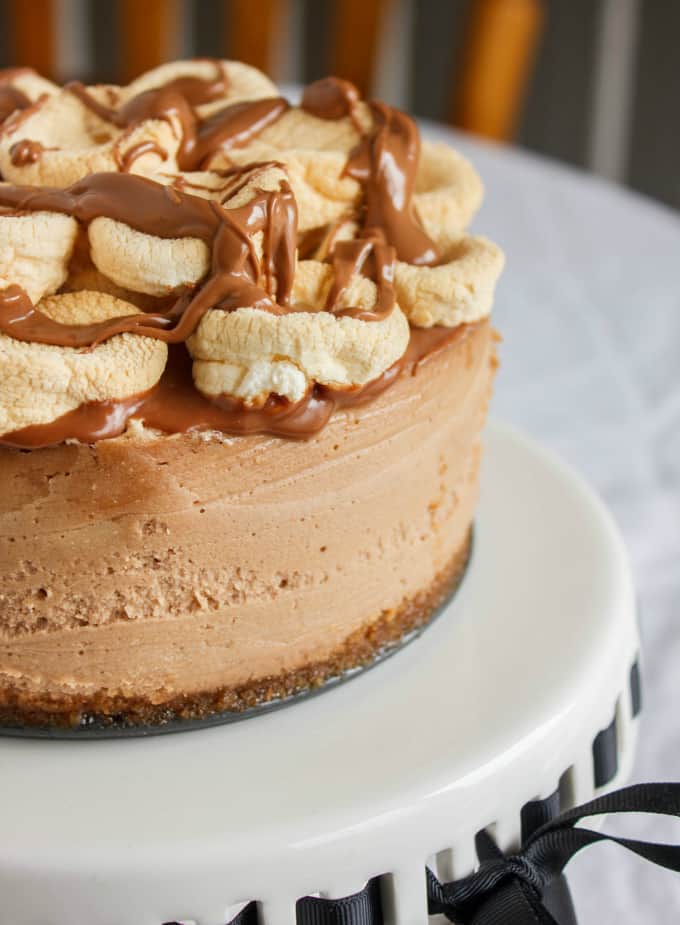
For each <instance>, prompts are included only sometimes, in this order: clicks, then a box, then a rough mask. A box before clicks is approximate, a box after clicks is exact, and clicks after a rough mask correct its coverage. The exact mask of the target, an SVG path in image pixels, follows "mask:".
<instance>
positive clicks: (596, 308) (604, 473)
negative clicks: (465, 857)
mask: <svg viewBox="0 0 680 925" xmlns="http://www.w3.org/2000/svg"><path fill="white" fill-rule="evenodd" d="M424 133H425V134H426V135H429V136H430V137H432V136H433V135H435V136H439V137H443V138H444V139H445V140H449V141H451V140H452V135H451V133H450V132H448V131H447V130H444V129H440V128H437V127H434V126H426V127H425V128H424ZM453 141H454V143H455V144H456V145H457V147H459V149H461V150H462V151H463V152H464V153H465V154H467V155H468V156H469V157H470V158H471V159H472V160H473V161H474V163H475V164H476V166H477V168H478V169H479V171H480V173H481V174H482V177H483V179H484V182H485V186H486V200H485V204H484V206H483V209H482V211H481V213H480V215H479V217H478V218H477V219H476V220H475V223H474V229H475V230H477V231H478V232H480V233H482V234H487V235H489V236H490V237H492V238H493V239H494V240H496V241H497V242H499V243H500V244H501V245H502V246H503V248H504V249H505V251H506V253H507V258H508V263H507V268H506V270H505V273H504V276H503V278H502V281H501V284H500V286H499V290H498V294H497V299H496V308H495V319H496V323H497V326H498V327H499V328H500V330H501V331H502V333H503V337H504V343H503V345H502V350H501V358H502V366H501V373H500V376H499V378H498V382H497V392H496V398H495V404H494V409H493V410H494V412H495V414H496V415H498V416H500V417H502V418H504V419H506V420H508V421H511V422H513V423H515V424H517V425H519V426H521V427H523V428H525V429H526V430H527V431H530V432H531V433H533V434H535V435H536V436H538V437H539V438H540V439H541V440H542V441H544V442H545V443H546V444H548V445H550V446H551V447H553V448H554V449H556V450H557V451H558V452H560V453H561V454H562V455H563V456H564V457H565V458H566V459H567V460H569V461H570V462H571V463H572V464H573V465H574V466H575V467H577V468H578V469H579V470H580V471H581V472H582V473H583V474H584V475H585V476H586V477H587V478H588V479H589V480H590V481H591V482H592V483H593V484H594V485H595V486H596V488H597V489H598V490H599V492H600V493H601V495H602V496H603V498H604V499H605V501H606V502H607V504H608V505H609V507H610V508H611V510H612V511H613V512H614V515H615V517H616V519H617V520H618V523H619V525H620V527H621V530H622V531H623V534H624V536H625V539H626V542H627V545H628V549H629V552H630V558H631V562H632V565H633V570H634V573H635V577H636V581H637V588H638V591H639V597H640V604H641V610H642V623H643V641H644V646H643V654H644V682H645V686H644V694H645V698H644V715H643V721H642V728H641V738H640V743H639V752H638V760H637V766H636V769H635V775H634V780H636V781H642V780H680V728H679V727H680V671H679V670H678V668H679V667H680V218H679V216H678V215H677V214H676V213H674V212H671V211H669V210H666V209H664V208H663V207H661V206H657V205H655V204H653V203H651V202H650V201H648V200H645V199H643V198H641V197H639V196H636V195H634V194H631V193H627V192H624V191H622V190H620V189H619V188H616V187H613V186H611V185H609V184H606V183H604V182H602V181H599V180H596V179H594V178H591V177H589V176H587V175H585V174H583V173H580V172H576V171H573V170H570V169H568V168H564V167H562V166H559V165H557V164H555V163H553V162H551V161H547V160H544V159H540V158H537V157H534V156H531V155H528V154H525V153H523V152H519V151H515V150H512V149H501V148H496V147H492V146H486V145H482V144H479V143H476V142H472V141H471V140H469V139H467V138H463V139H461V138H459V137H455V138H453ZM565 552H567V553H568V551H565ZM608 829H609V830H612V831H614V830H616V831H618V832H619V833H620V832H623V831H626V832H627V833H628V834H633V835H637V836H639V837H647V838H650V839H652V840H662V839H663V838H673V839H674V840H675V841H676V842H680V824H677V823H674V822H666V821H665V820H661V821H659V820H657V819H653V818H651V817H650V818H649V819H647V820H645V821H642V822H641V824H633V822H632V821H629V822H628V823H627V824H626V826H623V825H621V824H619V823H618V822H616V823H615V822H613V821H612V820H610V821H609V822H608ZM568 873H569V879H570V882H571V884H572V888H573V893H574V897H575V904H576V907H577V911H578V913H579V925H620V923H622V922H642V923H647V922H655V923H656V922H659V923H663V922H669V923H670V922H675V921H676V920H677V914H678V910H679V909H680V876H679V875H675V874H671V873H668V872H665V871H661V870H659V869H656V868H652V867H651V866H650V865H647V864H645V862H644V861H641V860H637V859H635V858H633V857H632V856H628V855H627V852H625V851H623V850H622V849H619V848H616V847H595V848H591V849H589V851H587V852H585V853H584V854H583V855H582V856H581V857H580V858H577V859H576V860H575V861H573V862H572V864H571V865H570V866H569V868H568Z"/></svg>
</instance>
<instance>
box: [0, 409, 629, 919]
mask: <svg viewBox="0 0 680 925" xmlns="http://www.w3.org/2000/svg"><path fill="white" fill-rule="evenodd" d="M637 657H638V637H637V627H636V619H635V606H634V595H633V590H632V583H631V578H630V572H629V568H628V565H627V561H626V556H625V552H624V549H623V545H622V542H621V539H620V537H619V534H618V532H617V530H616V528H615V526H614V524H613V522H612V519H611V517H610V515H609V514H608V512H607V511H606V510H605V509H604V507H603V505H602V503H601V502H600V501H599V500H598V498H597V497H596V496H595V495H594V493H593V492H592V491H591V490H590V489H589V488H588V486H587V485H585V484H584V482H583V480H582V479H581V478H580V477H578V476H577V475H575V474H574V473H573V472H572V471H571V470H570V469H569V468H568V467H566V466H565V465H564V464H563V463H561V462H560V461H559V460H558V459H556V458H555V457H554V456H553V455H552V454H550V453H547V452H546V451H545V450H543V449H542V448H541V447H540V446H538V445H537V444H536V443H534V442H533V441H531V440H528V439H527V438H525V437H523V436H521V435H520V434H517V433H516V432H515V431H513V430H510V429H508V428H506V427H502V426H500V425H498V424H495V425H491V426H490V427H489V429H488V432H487V435H486V454H485V460H484V466H483V474H482V491H481V503H480V507H479V511H478V515H477V519H476V528H475V553H474V557H473V561H472V562H471V565H470V568H469V570H468V574H467V576H466V578H465V582H464V584H463V586H462V588H461V591H460V593H459V594H458V595H457V596H456V598H455V600H454V601H453V602H452V603H451V604H450V605H449V606H448V607H447V608H446V609H445V611H444V612H443V613H442V614H441V615H440V617H439V618H438V619H437V620H436V621H435V623H434V624H433V625H432V626H431V627H430V628H429V629H428V631H427V632H425V633H422V634H421V636H420V637H419V638H418V639H417V640H416V641H414V642H413V643H411V644H409V645H408V646H406V647H404V648H403V649H402V650H401V651H399V652H398V653H397V654H396V655H394V657H393V658H388V659H385V660H384V661H383V662H382V663H381V664H379V665H377V666H376V667H375V668H373V669H371V670H370V671H367V672H363V673H362V674H360V675H359V676H358V677H356V678H355V679H354V680H353V681H352V683H351V684H339V685H337V686H336V687H335V688H334V689H332V690H328V691H327V692H326V693H325V694H324V696H322V697H310V698H307V699H305V700H303V701H301V702H300V703H298V704H296V705H295V707H294V709H289V710H280V711H276V712H274V713H272V712H270V713H267V714H264V715H260V716H257V717H255V718H253V719H251V720H250V721H249V722H247V723H233V724H230V725H226V726H221V727H217V728H212V729H203V730H200V731H196V732H195V733H193V734H192V735H186V736H184V735H176V736H169V735H168V736H154V737H148V738H142V739H127V740H126V739H117V740H115V741H92V740H90V741H83V742H74V741H44V740H35V739H33V740H31V739H21V738H4V739H0V910H1V913H2V914H1V915H0V920H1V921H2V923H3V925H4V923H5V922H7V923H11V925H64V923H66V922H68V923H69V925H162V923H166V922H193V923H196V925H225V923H227V922H230V921H231V920H232V918H233V917H234V915H236V914H237V913H238V911H239V909H241V908H242V907H243V906H244V905H246V904H248V903H251V902H256V903H257V916H258V918H257V921H258V925H295V923H296V918H297V916H296V903H297V901H298V900H299V899H300V898H301V897H305V896H310V895H317V896H320V897H322V898H326V897H347V896H350V895H351V894H353V893H356V892H357V891H359V890H361V889H362V888H363V887H364V884H365V883H366V882H367V881H368V880H371V879H372V878H378V881H377V882H378V885H379V889H380V891H381V896H382V906H383V913H384V923H385V925H425V923H426V922H428V916H427V895H426V884H425V866H426V864H429V865H430V866H431V867H432V869H433V870H434V871H435V873H436V874H437V875H438V876H439V878H440V879H442V880H451V879H453V878H454V877H456V878H457V877H460V876H462V875H464V874H465V873H468V872H469V871H470V869H471V868H472V867H473V866H474V863H475V852H474V835H475V833H476V832H477V831H478V830H479V829H482V828H485V827H490V828H491V831H492V832H493V834H494V835H495V838H496V839H497V841H498V844H499V845H500V846H501V848H502V849H503V850H511V849H512V848H513V847H514V846H516V845H517V843H518V842H519V840H520V834H521V828H522V819H523V817H524V818H526V817H527V816H528V815H529V813H528V811H527V807H529V808H530V809H531V807H534V808H535V807H536V806H537V805H539V806H546V805H552V803H553V798H555V799H554V802H555V803H556V805H558V806H561V807H562V808H566V807H568V806H570V805H575V804H576V803H581V802H583V801H585V800H587V799H589V798H591V797H592V796H593V794H594V793H599V792H601V791H602V790H603V789H604V788H608V787H614V786H618V785H619V784H621V783H622V782H623V780H624V779H625V777H626V775H627V773H628V771H629V768H630V764H631V761H632V757H633V751H634V743H635V735H636V722H637V721H636V720H635V716H636V714H637V709H638V706H639V701H638V698H637V694H636V690H637V688H636V685H635V684H634V683H632V682H633V680H634V679H635V678H636V677H637V670H636V667H635V666H636V664H637ZM534 815H535V814H534Z"/></svg>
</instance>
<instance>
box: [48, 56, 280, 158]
mask: <svg viewBox="0 0 680 925" xmlns="http://www.w3.org/2000/svg"><path fill="white" fill-rule="evenodd" d="M66 89H67V90H69V91H70V92H71V93H73V95H74V96H76V97H77V98H78V99H79V100H80V102H81V103H83V105H84V106H87V107H88V109H90V110H91V111H92V112H93V113H95V115H97V116H99V118H100V119H102V120H104V121H106V122H110V123H111V124H112V125H115V126H116V127H117V128H120V129H124V130H125V132H126V134H130V133H131V132H132V131H133V130H134V129H135V128H136V127H137V126H138V125H141V123H142V122H146V121H147V120H149V119H161V120H163V121H166V122H170V123H172V122H173V121H174V122H175V123H176V124H177V125H179V128H180V147H179V151H178V154H177V163H178V164H179V167H180V170H187V171H192V170H199V169H200V168H201V167H202V166H203V165H204V163H205V162H206V161H208V160H209V159H210V157H212V155H213V154H215V152H216V151H218V150H220V149H222V148H228V147H233V146H238V145H244V144H247V143H248V142H249V141H250V140H251V139H252V138H254V137H255V136H256V135H257V134H258V133H259V132H261V131H262V130H263V129H264V128H265V127H266V126H267V125H269V124H270V123H271V122H274V121H275V120H276V119H278V118H279V116H280V115H281V114H282V113H283V112H285V110H286V109H288V103H287V101H286V100H284V99H282V98H281V97H274V98H273V99H263V100H247V101H245V102H240V103H232V104H231V105H229V106H225V107H224V108H223V109H220V110H218V111H217V112H216V113H214V114H213V115H211V116H209V117H208V118H207V119H203V120H201V119H199V117H198V115H197V114H196V107H197V106H200V105H202V104H205V103H211V102H214V101H215V100H218V99H220V97H222V96H223V95H224V94H225V93H226V91H227V84H226V79H225V77H224V75H223V74H222V72H221V71H218V75H217V77H216V78H215V79H214V80H212V81H209V80H203V79H201V78H199V77H178V78H177V79H176V80H172V81H170V82H169V83H167V84H164V85H163V86H161V87H156V88H154V89H153V90H146V91H145V92H144V93H140V94H139V95H138V96H134V97H132V99H130V100H128V102H127V103H125V104H124V105H123V106H121V107H120V109H113V108H111V107H110V106H105V105H104V104H103V103H100V102H99V101H98V100H96V99H95V98H94V97H93V96H92V95H91V94H90V93H89V92H88V90H87V88H86V87H85V86H84V85H83V84H81V83H78V82H73V83H70V84H67V86H66ZM142 144H146V145H149V144H151V145H153V147H147V148H146V149H145V150H140V145H135V147H134V148H133V150H134V151H135V154H134V155H133V160H134V158H135V157H140V156H141V155H142V154H145V153H147V152H148V151H150V150H156V151H158V152H160V153H161V154H162V155H165V157H167V152H164V151H163V148H162V147H161V146H160V145H157V144H156V143H155V142H143V143H142ZM117 147H118V148H120V141H119V142H118V144H117ZM129 156H130V155H129V153H128V154H127V155H124V156H123V158H124V159H126V158H128V159H129ZM127 169H129V164H128V167H127Z"/></svg>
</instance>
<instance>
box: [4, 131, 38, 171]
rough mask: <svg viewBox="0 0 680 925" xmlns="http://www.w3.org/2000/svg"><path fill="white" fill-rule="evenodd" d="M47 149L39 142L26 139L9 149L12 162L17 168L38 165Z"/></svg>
mask: <svg viewBox="0 0 680 925" xmlns="http://www.w3.org/2000/svg"><path fill="white" fill-rule="evenodd" d="M46 150H47V148H45V147H44V146H43V145H42V144H41V143H40V142H39V141H31V140H30V139H29V138H24V139H23V141H17V143H16V144H14V145H12V147H11V148H10V149H9V156H10V160H11V161H12V163H13V164H14V166H15V167H27V166H28V165H29V164H37V162H38V161H39V160H40V157H41V156H42V153H43V151H46Z"/></svg>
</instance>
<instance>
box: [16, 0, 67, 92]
mask: <svg viewBox="0 0 680 925" xmlns="http://www.w3.org/2000/svg"><path fill="white" fill-rule="evenodd" d="M9 26H10V36H11V37H10V42H9V47H10V49H11V54H12V61H11V63H12V64H14V65H22V66H26V67H34V68H35V69H36V71H39V72H40V73H41V74H43V75H44V76H45V77H53V76H54V72H55V41H54V35H55V29H56V15H55V7H54V3H53V0H30V2H28V0H15V2H14V3H11V4H10V5H9Z"/></svg>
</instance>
